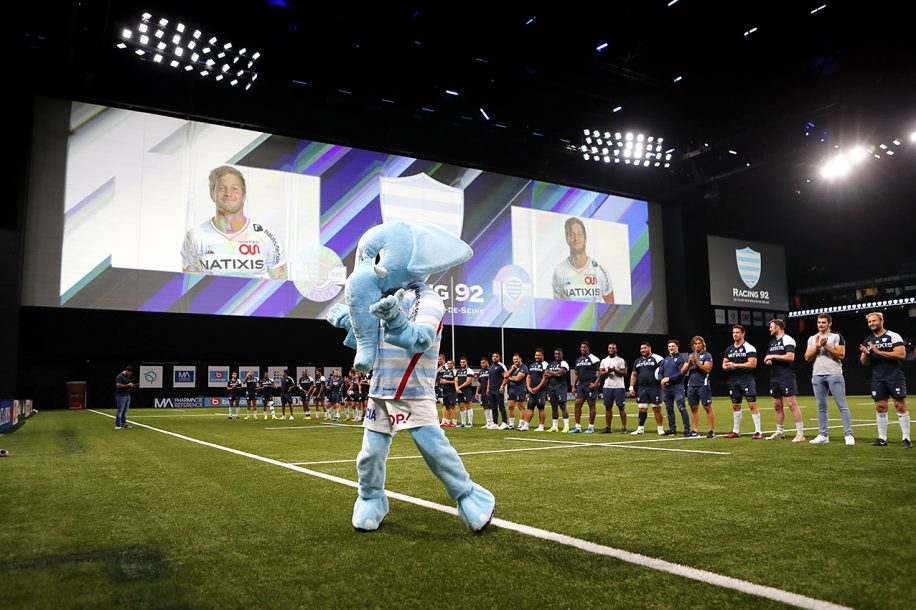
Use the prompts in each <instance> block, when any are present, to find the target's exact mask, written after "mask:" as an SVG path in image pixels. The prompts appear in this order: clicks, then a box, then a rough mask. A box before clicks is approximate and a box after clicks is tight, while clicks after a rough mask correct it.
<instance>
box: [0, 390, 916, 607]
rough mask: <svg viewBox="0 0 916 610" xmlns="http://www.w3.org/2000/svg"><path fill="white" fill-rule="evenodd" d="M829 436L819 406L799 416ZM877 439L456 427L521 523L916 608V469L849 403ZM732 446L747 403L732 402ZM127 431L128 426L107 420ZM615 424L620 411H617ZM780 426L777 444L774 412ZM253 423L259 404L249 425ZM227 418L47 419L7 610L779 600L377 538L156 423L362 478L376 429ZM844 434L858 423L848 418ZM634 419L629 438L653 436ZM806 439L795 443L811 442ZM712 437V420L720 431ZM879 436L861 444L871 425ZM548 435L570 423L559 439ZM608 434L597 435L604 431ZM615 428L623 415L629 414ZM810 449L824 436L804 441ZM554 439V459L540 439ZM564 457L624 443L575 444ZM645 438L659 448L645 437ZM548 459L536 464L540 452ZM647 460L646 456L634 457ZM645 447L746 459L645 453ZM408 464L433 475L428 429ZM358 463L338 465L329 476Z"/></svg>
mask: <svg viewBox="0 0 916 610" xmlns="http://www.w3.org/2000/svg"><path fill="white" fill-rule="evenodd" d="M799 402H800V403H801V404H802V405H803V406H804V407H805V408H804V409H803V413H804V416H805V425H806V427H815V426H816V422H815V421H814V419H815V418H816V411H815V409H814V406H813V399H811V398H806V397H803V398H802V399H801V400H800V401H799ZM850 406H851V408H852V411H853V417H854V418H855V419H856V420H862V421H855V422H854V423H855V424H857V427H856V428H854V430H855V432H856V436H857V438H858V444H857V445H856V446H854V447H847V446H845V445H844V444H843V442H842V440H843V439H842V431H841V430H840V429H838V428H837V429H833V430H831V441H832V442H831V443H830V444H828V445H820V446H814V445H808V444H793V443H791V442H790V441H789V440H785V441H774V442H769V441H763V440H759V441H757V440H751V439H750V438H749V433H750V431H752V429H753V424H752V421H751V418H750V414H749V413H747V412H745V416H744V422H743V426H742V431H743V432H745V433H746V434H745V436H743V437H742V438H740V439H734V440H732V439H725V438H722V437H719V438H716V439H705V438H703V439H690V440H683V439H682V440H676V439H674V438H672V439H665V440H663V441H662V442H642V441H660V440H661V439H660V438H659V437H658V436H657V435H656V434H655V433H654V425H653V423H652V422H653V420H652V418H651V415H650V419H649V425H648V431H649V432H650V433H648V434H646V435H645V436H640V437H632V436H629V435H627V436H623V435H620V434H611V435H602V434H595V435H584V434H579V435H563V434H557V433H553V434H551V433H535V432H517V431H490V430H484V429H482V427H481V425H482V423H483V414H482V412H481V411H480V409H479V408H478V410H477V412H476V417H475V423H476V424H477V427H476V428H474V429H472V430H466V429H451V430H448V431H447V434H448V437H449V439H450V440H451V441H452V443H453V445H454V446H455V447H456V449H457V450H458V451H459V452H462V453H465V452H485V451H498V450H512V451H510V452H502V453H482V454H475V455H465V456H463V459H464V462H465V465H466V466H467V468H468V470H469V471H470V473H471V475H472V477H473V478H474V479H475V480H476V481H477V482H479V483H480V484H482V485H484V486H485V487H487V488H488V489H490V490H491V491H492V492H493V493H494V494H495V495H496V498H497V516H498V517H500V518H501V519H505V520H508V521H512V522H515V523H521V524H526V525H530V526H533V527H537V528H542V529H544V530H549V531H552V532H558V533H562V534H566V535H569V536H573V537H576V538H580V539H583V540H586V541H591V542H595V543H599V544H602V545H607V546H610V547H614V548H619V549H624V550H627V551H632V552H636V553H641V554H644V555H648V556H650V557H655V558H660V559H664V560H667V561H671V562H676V563H680V564H684V565H688V566H691V567H694V568H700V569H704V570H708V571H711V572H716V573H719V574H724V575H728V576H732V577H735V578H739V579H743V580H747V581H750V582H753V583H758V584H764V585H768V586H771V587H775V588H778V589H783V590H786V591H791V592H794V593H799V594H803V595H807V596H810V597H814V598H817V599H821V600H826V601H830V602H833V603H838V604H842V605H847V606H851V607H855V608H910V607H912V606H913V600H914V599H916V554H914V552H913V550H912V549H913V543H914V538H916V536H914V533H913V531H914V525H913V524H914V523H916V502H914V500H916V468H914V466H913V464H914V461H913V460H914V459H916V453H914V451H913V450H904V449H903V448H902V447H901V444H900V429H899V427H898V426H897V425H896V416H895V415H893V414H892V415H891V416H890V421H891V422H892V423H891V426H890V434H889V441H890V446H889V447H886V448H875V447H871V446H869V444H868V443H869V442H871V441H872V440H873V439H874V436H875V426H874V409H873V407H871V406H870V403H869V401H868V399H867V398H866V397H851V398H850ZM715 410H716V415H717V422H718V425H717V428H718V431H719V433H720V434H722V433H724V432H727V431H729V430H730V428H731V421H732V418H731V415H730V411H731V409H730V406H729V405H728V404H727V400H723V399H717V400H716V403H715ZM101 411H102V412H104V413H107V414H109V415H110V414H112V413H113V411H112V410H111V409H102V410H101ZM599 412H600V413H603V412H604V410H603V408H600V409H599ZM761 412H762V413H763V427H764V429H765V430H771V429H772V428H773V422H774V417H773V410H772V408H771V407H770V406H769V401H761ZM242 413H243V415H244V409H243V411H242ZM299 417H300V419H299V420H296V421H295V422H286V421H284V422H280V421H273V420H268V421H264V420H263V419H258V420H257V421H251V420H249V421H245V420H244V419H243V420H232V421H227V419H226V417H225V415H224V414H221V413H219V412H216V411H213V410H207V409H201V410H193V411H191V410H187V411H171V410H158V409H157V410H154V409H134V410H131V412H130V417H129V419H130V421H132V422H133V423H134V424H135V425H134V426H133V427H132V428H130V429H127V430H114V422H113V419H111V418H110V417H106V416H104V415H101V414H98V413H94V412H91V411H81V412H67V411H43V412H41V413H39V414H37V415H36V416H34V417H33V418H32V419H30V420H29V421H28V422H27V423H26V424H25V425H24V426H22V427H21V428H20V429H19V430H17V431H15V432H13V433H8V434H5V435H2V436H0V448H5V449H8V450H9V451H10V452H11V455H10V457H8V458H4V459H2V460H0V550H2V553H0V582H2V583H3V584H2V585H0V604H2V606H3V608H9V609H14V608H108V607H116V606H117V607H125V608H215V607H219V608H246V609H248V608H299V607H301V608H325V607H334V608H367V607H368V608H376V607H378V608H436V607H455V608H516V607H517V608H589V607H594V608H608V607H626V608H688V607H689V608H757V607H776V606H779V605H780V604H778V603H777V602H773V601H770V600H766V599H762V598H758V597H753V596H750V595H747V594H743V593H738V592H735V591H732V590H727V589H723V588H719V587H716V586H713V585H710V584H705V583H701V582H697V581H694V580H689V579H686V578H683V577H679V576H674V575H671V574H667V573H663V572H659V571H655V570H651V569H648V568H645V567H639V566H635V565H632V564H629V563H625V562H621V561H619V560H616V559H612V558H609V557H605V556H600V555H596V554H592V553H588V552H586V551H582V550H577V549H574V548H570V547H567V546H563V545H561V544H559V543H556V542H551V541H546V540H540V539H536V538H533V537H531V536H527V535H525V534H521V533H517V532H514V531H509V530H505V529H500V528H495V527H491V528H489V529H488V530H487V531H486V532H484V533H483V534H480V535H473V534H471V533H469V532H468V531H467V530H466V529H465V528H464V526H463V525H462V523H461V522H460V520H459V519H458V518H457V517H455V516H452V515H448V514H444V513H442V512H438V511H435V510H432V509H429V508H425V507H421V506H417V505H413V504H408V503H405V502H401V501H398V500H392V501H391V512H390V513H389V515H388V517H387V519H386V520H385V522H384V524H383V525H382V527H381V529H380V530H379V531H378V532H375V533H371V534H361V533H357V532H355V531H354V530H353V529H352V527H351V526H350V513H351V510H352V505H353V500H354V498H355V490H354V489H353V488H352V487H348V486H345V485H341V484H339V483H334V482H331V481H327V480H323V479H320V478H316V477H314V476H310V475H308V474H306V473H303V472H297V471H293V470H290V469H287V468H282V467H280V466H277V465H274V464H269V463H265V462H262V461H258V460H255V459H252V458H250V457H245V456H240V455H236V454H232V453H228V452H225V451H220V450H218V449H215V448H212V447H208V446H203V445H200V444H196V443H193V442H189V441H188V440H183V439H179V438H175V437H172V436H168V435H164V434H161V433H159V432H156V431H153V430H150V429H147V428H144V427H142V426H141V425H140V424H144V425H148V426H152V427H155V428H159V429H161V430H167V431H170V432H175V433H179V434H183V435H186V436H188V437H191V438H194V439H199V440H203V441H207V442H210V443H215V444H218V445H222V446H226V447H230V448H232V449H237V450H240V451H244V452H248V453H252V454H255V455H258V456H263V457H266V458H271V459H274V460H279V461H282V462H309V464H307V465H304V466H303V468H307V469H310V470H313V471H317V472H322V473H327V474H331V475H335V476H338V477H342V478H345V479H348V480H355V479H356V469H355V464H354V463H353V462H352V460H354V459H355V457H356V454H357V452H358V450H359V446H360V442H361V430H360V429H359V428H358V427H356V426H353V427H346V426H330V425H325V424H323V423H320V422H312V421H308V422H305V421H303V420H302V419H301V414H300V415H299ZM831 418H832V419H836V420H837V421H831V422H830V424H831V425H832V426H834V425H835V426H839V423H840V422H839V421H838V418H839V415H838V413H837V411H836V410H835V408H834V407H833V406H832V405H831ZM635 419H636V418H635V414H634V413H633V412H632V409H631V413H630V428H631V429H633V427H634V425H635ZM789 419H790V422H789V429H788V432H787V436H788V437H789V438H791V436H792V435H793V434H794V429H793V427H792V424H791V418H789ZM700 421H701V429H703V430H705V426H704V425H703V424H704V422H705V414H702V413H701V418H700ZM859 424H861V425H859ZM548 425H549V421H548ZM603 425H604V424H603V419H601V418H599V420H598V427H599V428H600V427H603ZM614 426H615V429H619V420H618V419H617V418H616V417H615V420H614ZM806 434H807V435H808V438H809V439H810V438H813V437H814V436H815V435H816V430H809V431H807V432H806ZM511 439H538V440H549V441H552V442H551V443H537V442H533V441H531V440H511ZM555 441H573V442H577V443H579V442H586V443H607V442H610V443H625V444H624V445H623V446H621V445H617V446H611V447H600V446H596V447H579V446H572V445H571V446H566V447H564V448H555V447H559V446H560V443H557V442H555ZM634 441H641V442H634ZM535 447H541V448H542V449H539V450H535V451H518V450H520V449H532V448H535ZM634 447H642V449H636V448H634ZM647 447H653V448H671V449H691V450H698V451H714V452H724V453H727V454H728V455H718V454H700V453H681V452H668V451H655V450H646V449H645V448H647ZM391 455H392V456H416V455H418V452H417V450H416V448H415V447H414V446H413V443H412V441H411V440H410V437H409V435H408V434H401V435H398V436H397V438H395V440H394V443H393V444H392V450H391ZM334 460H350V461H347V462H340V463H328V464H312V463H311V462H321V461H334ZM388 489H390V490H392V491H396V492H400V493H403V494H407V495H410V496H414V497H418V498H422V499H425V500H429V501H432V502H437V503H440V504H447V505H450V504H451V502H450V501H449V499H448V497H447V495H446V493H445V490H444V489H443V488H442V486H441V485H440V484H439V482H438V481H437V480H436V479H435V478H434V477H433V475H432V474H431V473H430V471H429V470H428V468H427V467H426V465H425V464H424V462H423V460H422V459H400V460H391V461H389V467H388Z"/></svg>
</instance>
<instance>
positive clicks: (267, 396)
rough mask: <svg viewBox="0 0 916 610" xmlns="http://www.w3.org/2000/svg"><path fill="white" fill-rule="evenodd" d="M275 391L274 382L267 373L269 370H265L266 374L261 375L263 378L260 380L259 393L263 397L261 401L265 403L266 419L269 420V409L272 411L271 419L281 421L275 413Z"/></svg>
mask: <svg viewBox="0 0 916 610" xmlns="http://www.w3.org/2000/svg"><path fill="white" fill-rule="evenodd" d="M273 390H274V380H273V379H271V378H270V373H268V372H267V369H264V372H263V373H261V378H260V379H259V380H258V393H259V394H260V395H261V400H263V401H264V419H267V409H268V408H269V409H270V417H271V419H280V418H279V417H277V413H276V411H274V400H273Z"/></svg>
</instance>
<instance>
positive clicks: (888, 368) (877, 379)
mask: <svg viewBox="0 0 916 610" xmlns="http://www.w3.org/2000/svg"><path fill="white" fill-rule="evenodd" d="M865 321H866V322H867V323H868V330H870V331H871V334H870V335H869V336H867V337H865V340H864V341H862V344H861V345H859V352H860V354H859V362H861V363H862V364H864V365H865V366H869V367H871V396H872V398H873V399H874V401H875V412H876V413H877V416H876V419H877V423H878V438H877V440H875V442H873V443H872V446H873V447H886V446H887V403H888V400H889V399H893V400H894V408H896V409H897V421H898V422H900V431H901V433H902V434H903V447H904V448H905V449H912V448H913V443H912V442H911V441H910V412H909V411H908V410H907V408H906V378H905V377H904V375H903V361H904V359H906V344H905V343H904V342H903V338H902V337H901V336H900V335H898V334H897V333H895V332H894V331H892V330H887V329H886V328H884V314H882V313H880V312H872V313H870V314H868V315H867V316H865Z"/></svg>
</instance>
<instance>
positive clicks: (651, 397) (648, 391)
mask: <svg viewBox="0 0 916 610" xmlns="http://www.w3.org/2000/svg"><path fill="white" fill-rule="evenodd" d="M659 389H660V388H659V387H658V386H648V387H646V386H639V388H638V389H637V391H636V402H637V403H639V404H641V405H656V406H658V405H660V404H662V399H661V398H660V397H659V393H658V391H659Z"/></svg>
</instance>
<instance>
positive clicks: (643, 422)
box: [639, 411, 649, 428]
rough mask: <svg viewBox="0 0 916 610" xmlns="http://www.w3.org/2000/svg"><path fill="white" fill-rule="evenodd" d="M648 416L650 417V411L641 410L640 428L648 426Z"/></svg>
mask: <svg viewBox="0 0 916 610" xmlns="http://www.w3.org/2000/svg"><path fill="white" fill-rule="evenodd" d="M648 418H649V412H648V411H640V412H639V427H640V428H645V426H646V420H647V419H648Z"/></svg>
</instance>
